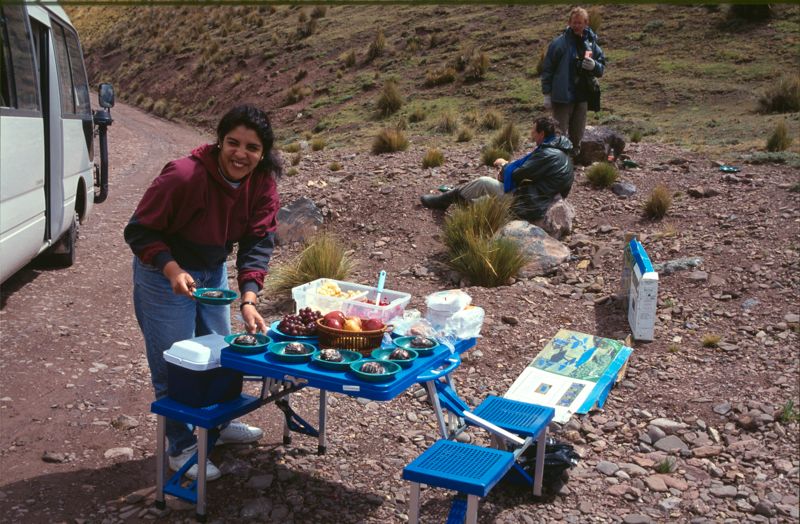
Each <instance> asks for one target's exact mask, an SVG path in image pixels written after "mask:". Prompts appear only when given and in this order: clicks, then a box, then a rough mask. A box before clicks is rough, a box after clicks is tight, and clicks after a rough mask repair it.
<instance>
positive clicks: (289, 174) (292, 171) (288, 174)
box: [286, 167, 299, 176]
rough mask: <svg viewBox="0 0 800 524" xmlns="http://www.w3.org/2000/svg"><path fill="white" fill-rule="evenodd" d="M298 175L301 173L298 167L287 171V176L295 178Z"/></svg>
mask: <svg viewBox="0 0 800 524" xmlns="http://www.w3.org/2000/svg"><path fill="white" fill-rule="evenodd" d="M297 173H299V171H298V170H297V168H296V167H290V168H289V169H287V170H286V176H295V175H297Z"/></svg>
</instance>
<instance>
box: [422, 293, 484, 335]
mask: <svg viewBox="0 0 800 524" xmlns="http://www.w3.org/2000/svg"><path fill="white" fill-rule="evenodd" d="M471 302H472V297H470V296H469V295H468V294H466V293H464V292H463V291H461V290H460V289H449V290H447V291H437V292H436V293H431V294H430V295H428V296H427V297H426V299H425V305H426V306H427V307H428V310H427V311H426V312H425V318H426V319H428V321H429V322H430V323H431V324H432V325H433V327H434V328H435V329H437V330H441V329H444V327H445V325H446V324H447V321H448V320H449V319H450V317H452V316H453V315H455V314H456V313H458V312H459V311H461V310H462V309H464V308H466V307H467V306H469V305H470V303H471Z"/></svg>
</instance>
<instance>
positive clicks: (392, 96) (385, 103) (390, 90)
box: [375, 80, 403, 118]
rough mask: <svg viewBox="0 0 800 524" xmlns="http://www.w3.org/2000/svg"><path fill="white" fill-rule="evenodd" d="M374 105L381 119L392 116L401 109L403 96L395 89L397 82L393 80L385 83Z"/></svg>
mask: <svg viewBox="0 0 800 524" xmlns="http://www.w3.org/2000/svg"><path fill="white" fill-rule="evenodd" d="M375 105H376V107H377V109H378V113H379V114H380V115H381V117H383V118H386V117H387V116H390V115H393V114H394V113H396V112H397V111H399V110H400V108H401V107H403V95H401V94H400V90H399V89H398V88H397V82H395V81H394V80H387V81H386V83H385V84H384V85H383V89H382V90H381V94H380V95H379V96H378V100H377V102H376V103H375Z"/></svg>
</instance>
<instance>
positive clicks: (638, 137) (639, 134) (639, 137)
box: [630, 129, 642, 144]
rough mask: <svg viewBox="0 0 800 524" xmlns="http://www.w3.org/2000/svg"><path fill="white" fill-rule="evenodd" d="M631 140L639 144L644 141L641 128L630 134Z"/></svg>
mask: <svg viewBox="0 0 800 524" xmlns="http://www.w3.org/2000/svg"><path fill="white" fill-rule="evenodd" d="M630 141H631V143H633V144H638V143H639V142H641V141H642V131H641V130H639V129H634V130H633V132H632V133H631V136H630Z"/></svg>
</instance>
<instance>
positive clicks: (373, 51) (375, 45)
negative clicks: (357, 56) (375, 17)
mask: <svg viewBox="0 0 800 524" xmlns="http://www.w3.org/2000/svg"><path fill="white" fill-rule="evenodd" d="M385 51H386V37H385V36H384V35H383V29H379V30H378V34H376V35H375V38H374V39H373V40H372V42H370V44H369V48H368V49H367V57H366V61H367V62H372V61H373V60H375V59H376V58H378V57H379V56H382V55H383V53H384V52H385Z"/></svg>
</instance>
